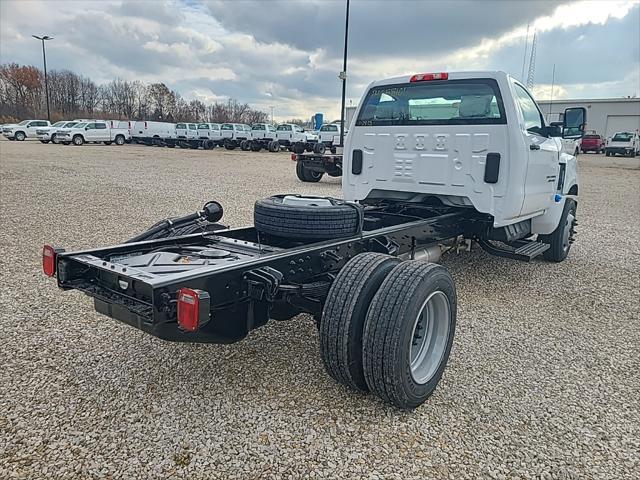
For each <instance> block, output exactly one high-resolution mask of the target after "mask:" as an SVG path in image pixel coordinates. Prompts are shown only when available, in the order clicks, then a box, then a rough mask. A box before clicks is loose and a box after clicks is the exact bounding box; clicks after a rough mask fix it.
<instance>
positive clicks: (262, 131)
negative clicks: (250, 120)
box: [251, 123, 276, 140]
mask: <svg viewBox="0 0 640 480" xmlns="http://www.w3.org/2000/svg"><path fill="white" fill-rule="evenodd" d="M251 136H252V138H253V139H254V140H275V138H276V127H275V126H274V125H271V124H270V123H254V124H253V125H251Z"/></svg>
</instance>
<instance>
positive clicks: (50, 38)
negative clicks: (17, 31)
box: [31, 35, 53, 121]
mask: <svg viewBox="0 0 640 480" xmlns="http://www.w3.org/2000/svg"><path fill="white" fill-rule="evenodd" d="M31 36H32V37H33V38H36V39H38V40H40V41H41V42H42V60H43V62H44V94H45V97H46V99H47V120H49V121H51V110H49V82H48V80H47V52H46V50H45V48H44V42H45V40H53V37H50V36H49V35H43V36H41V37H39V36H37V35H31Z"/></svg>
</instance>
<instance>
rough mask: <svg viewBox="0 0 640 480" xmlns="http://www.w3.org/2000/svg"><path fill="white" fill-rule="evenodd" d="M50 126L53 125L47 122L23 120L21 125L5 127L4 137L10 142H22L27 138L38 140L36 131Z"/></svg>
mask: <svg viewBox="0 0 640 480" xmlns="http://www.w3.org/2000/svg"><path fill="white" fill-rule="evenodd" d="M50 126H51V123H49V122H48V121H47V120H23V121H22V122H20V123H16V124H9V125H4V126H3V127H2V135H4V136H5V137H6V138H7V139H9V140H17V141H18V142H22V141H24V140H25V139H27V138H37V134H36V131H37V130H38V128H43V127H50Z"/></svg>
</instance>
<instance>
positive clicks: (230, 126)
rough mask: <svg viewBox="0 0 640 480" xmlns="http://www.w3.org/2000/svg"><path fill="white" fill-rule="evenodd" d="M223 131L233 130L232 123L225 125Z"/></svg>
mask: <svg viewBox="0 0 640 480" xmlns="http://www.w3.org/2000/svg"><path fill="white" fill-rule="evenodd" d="M221 130H233V125H231V124H230V123H223V124H222V127H221Z"/></svg>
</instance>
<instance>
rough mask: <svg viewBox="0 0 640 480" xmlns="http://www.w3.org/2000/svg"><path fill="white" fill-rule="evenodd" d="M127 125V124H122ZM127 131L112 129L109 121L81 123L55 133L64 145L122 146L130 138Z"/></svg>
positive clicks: (124, 128) (125, 129)
mask: <svg viewBox="0 0 640 480" xmlns="http://www.w3.org/2000/svg"><path fill="white" fill-rule="evenodd" d="M122 123H127V122H122ZM129 135H130V134H129V129H128V128H126V126H124V127H123V128H113V127H112V126H111V122H110V121H104V120H91V121H89V122H81V123H78V124H76V125H74V126H73V127H71V128H65V129H64V130H60V131H59V132H58V133H57V137H58V141H59V142H60V143H62V144H64V145H69V144H70V143H73V144H74V145H83V144H85V143H104V144H105V145H111V143H115V144H116V145H124V144H125V142H126V141H127V140H128V139H129V138H130V136H129Z"/></svg>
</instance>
